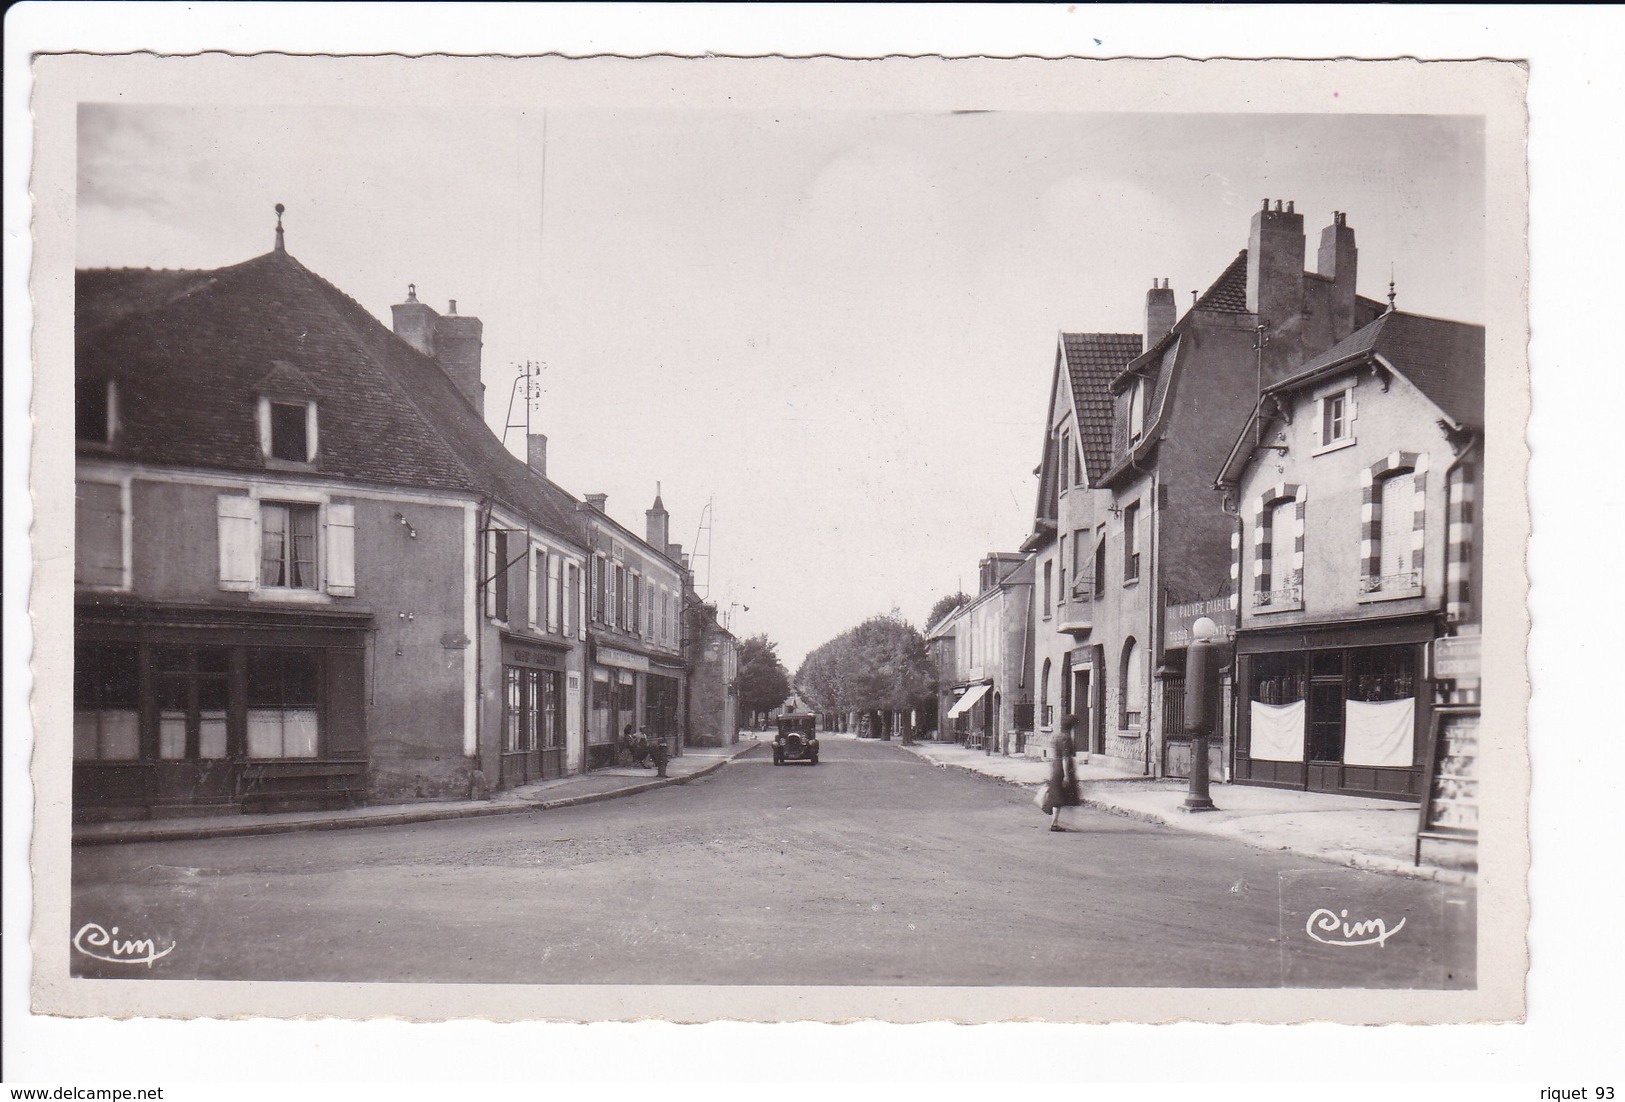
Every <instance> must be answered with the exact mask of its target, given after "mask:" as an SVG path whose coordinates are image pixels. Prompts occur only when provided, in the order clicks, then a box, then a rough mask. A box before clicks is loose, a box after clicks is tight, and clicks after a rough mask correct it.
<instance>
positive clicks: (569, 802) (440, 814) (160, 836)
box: [72, 746, 754, 846]
mask: <svg viewBox="0 0 1625 1102" xmlns="http://www.w3.org/2000/svg"><path fill="white" fill-rule="evenodd" d="M751 749H754V746H753V747H751ZM749 752H750V751H749V750H743V751H740V752H739V753H737V754H733V755H730V756H729V757H726V758H722V759H720V760H718V761H716V762H713V763H712V764H710V765H707V766H705V767H703V768H701V769H696V770H695V771H694V772H692V773H690V774H688V775H687V776H683V777H665V778H656V779H654V780H649V781H642V782H639V783H637V784H632V785H628V786H627V787H625V788H615V789H611V790H609V791H608V792H584V793H582V794H581V795H579V796H561V797H559V798H558V799H556V800H523V799H521V800H519V801H518V802H515V803H504V804H498V805H494V806H493V805H490V804H484V805H473V804H471V805H469V806H468V807H452V808H437V809H435V810H433V811H398V812H392V813H389V814H385V815H368V816H365V817H361V818H354V819H307V820H304V821H302V822H288V823H263V822H261V823H231V824H221V825H220V826H207V827H199V828H197V829H196V830H188V831H186V832H184V833H181V832H177V831H163V830H152V829H150V828H145V829H143V828H136V829H132V830H128V831H124V832H121V833H119V834H90V835H84V836H82V837H76V838H74V839H73V841H72V844H73V845H75V846H114V845H123V844H125V843H132V842H181V841H193V840H198V839H210V838H246V837H253V836H257V835H264V834H307V833H310V832H312V831H319V830H359V829H361V828H363V827H375V826H406V825H409V824H411V823H435V822H441V821H443V820H446V819H483V818H486V817H488V816H492V815H518V814H522V813H524V812H527V811H554V810H557V809H559V808H565V807H576V806H578V805H580V804H592V803H598V802H599V801H601V800H613V799H616V798H618V797H621V796H636V795H638V794H639V793H642V792H650V791H653V790H654V789H656V788H665V787H667V786H669V785H674V784H687V783H688V782H689V781H692V780H694V779H696V778H698V777H707V776H710V775H711V774H712V773H715V772H716V771H717V770H719V769H721V768H722V767H723V766H725V765H727V764H728V763H729V762H731V761H733V760H734V759H735V758H741V757H744V756H745V754H747V753H749Z"/></svg>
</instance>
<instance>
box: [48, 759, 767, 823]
mask: <svg viewBox="0 0 1625 1102" xmlns="http://www.w3.org/2000/svg"><path fill="white" fill-rule="evenodd" d="M762 745H765V743H762V742H759V741H751V740H750V739H749V738H745V739H743V740H742V741H740V742H739V743H737V744H735V745H733V746H725V747H721V748H718V747H706V746H691V747H688V748H687V749H685V750H684V751H683V753H682V755H681V756H680V757H675V758H672V759H671V761H670V763H669V764H668V765H667V767H666V776H665V777H664V778H662V777H658V776H656V775H655V771H654V770H653V769H637V768H631V767H625V768H623V767H616V768H611V769H598V770H594V771H593V772H591V773H585V774H581V775H579V776H574V777H560V778H558V779H557V780H551V781H540V782H538V783H536V784H527V785H524V786H522V787H520V788H514V789H510V790H509V791H507V792H502V793H498V794H497V795H495V796H493V797H492V798H491V799H489V800H431V801H423V802H417V803H408V804H374V805H371V806H368V807H353V808H344V809H341V810H335V811H279V812H271V813H269V814H265V815H223V816H219V817H208V818H196V819H143V820H137V821H133V822H118V823H78V824H75V825H74V828H73V844H74V845H76V846H98V845H114V844H117V843H121V842H164V841H171V840H173V839H178V838H231V837H241V836H246V835H256V834H289V833H294V832H297V831H306V830H345V829H348V828H351V827H371V826H400V825H402V824H403V823H431V822H435V821H437V820H440V819H472V818H478V817H480V816H485V815H513V814H517V813H520V812H526V811H549V810H552V809H553V808H559V807H574V806H576V805H577V804H588V803H594V802H596V801H598V800H612V799H615V798H616V797H617V796H635V795H637V794H638V793H639V792H649V791H651V790H653V789H656V788H664V787H666V786H667V785H672V784H683V783H685V782H687V781H691V780H693V779H694V778H696V777H703V776H706V775H707V774H710V773H715V772H716V771H717V770H718V769H721V768H722V767H723V766H724V765H727V764H728V762H730V761H732V760H733V759H734V758H736V757H738V756H739V755H741V754H744V753H748V752H749V751H751V750H753V749H755V748H756V747H757V746H762Z"/></svg>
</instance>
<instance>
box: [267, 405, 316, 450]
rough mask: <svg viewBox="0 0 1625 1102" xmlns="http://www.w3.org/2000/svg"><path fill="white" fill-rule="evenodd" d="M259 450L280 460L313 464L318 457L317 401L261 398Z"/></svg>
mask: <svg viewBox="0 0 1625 1102" xmlns="http://www.w3.org/2000/svg"><path fill="white" fill-rule="evenodd" d="M259 421H260V451H261V452H262V453H263V454H264V455H265V457H266V459H268V460H275V461H276V462H280V463H298V464H305V463H312V462H314V461H315V459H316V403H315V402H287V401H278V400H275V399H271V398H261V399H260V404H259Z"/></svg>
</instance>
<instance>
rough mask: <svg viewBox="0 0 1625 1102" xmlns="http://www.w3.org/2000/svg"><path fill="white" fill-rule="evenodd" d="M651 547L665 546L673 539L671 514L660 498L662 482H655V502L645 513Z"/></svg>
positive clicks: (646, 531)
mask: <svg viewBox="0 0 1625 1102" xmlns="http://www.w3.org/2000/svg"><path fill="white" fill-rule="evenodd" d="M643 516H644V520H645V521H646V525H645V528H644V532H645V533H646V535H647V538H648V541H649V546H650V547H659V548H664V547H665V546H666V544H667V543H669V542H670V540H671V515H670V514H669V513H667V512H666V506H665V505H664V504H663V503H662V502H661V500H660V483H658V482H656V483H655V503H654V505H652V506H650V507H649V508H648V509H646V510H644V513H643Z"/></svg>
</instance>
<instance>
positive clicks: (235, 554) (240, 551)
mask: <svg viewBox="0 0 1625 1102" xmlns="http://www.w3.org/2000/svg"><path fill="white" fill-rule="evenodd" d="M215 515H216V518H217V521H218V527H219V533H220V588H221V589H225V590H230V591H232V592H234V593H247V592H249V591H250V590H252V589H253V588H254V582H255V575H256V574H257V572H258V561H257V560H258V559H259V555H258V554H257V552H258V550H259V548H258V547H257V546H256V533H255V528H256V527H257V524H256V522H257V521H258V519H259V504H258V503H257V502H256V501H255V500H254V499H253V498H251V497H244V496H242V495H238V494H221V495H220V496H219V497H217V498H216V499H215Z"/></svg>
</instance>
